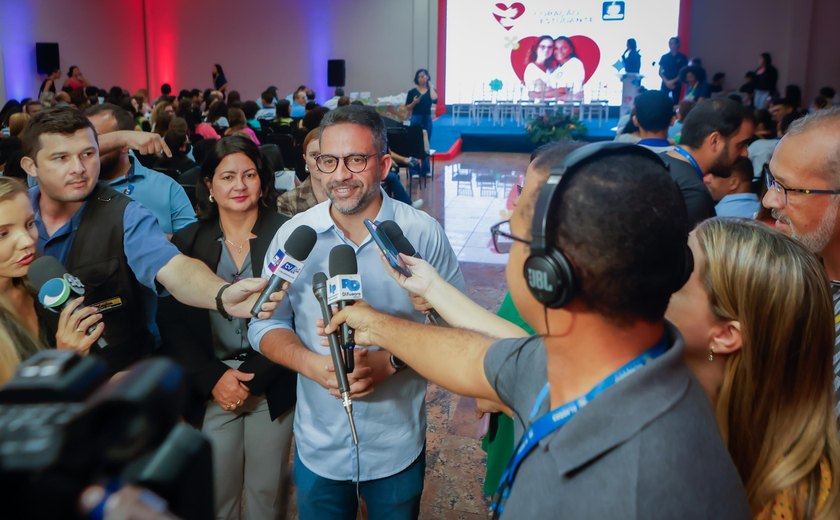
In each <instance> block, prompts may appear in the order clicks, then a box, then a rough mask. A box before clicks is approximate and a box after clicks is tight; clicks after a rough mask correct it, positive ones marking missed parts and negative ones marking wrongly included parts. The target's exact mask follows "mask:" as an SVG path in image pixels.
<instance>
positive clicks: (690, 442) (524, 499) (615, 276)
mask: <svg viewBox="0 0 840 520" xmlns="http://www.w3.org/2000/svg"><path fill="white" fill-rule="evenodd" d="M549 172H555V173H554V176H553V177H552V179H551V182H549V183H547V184H545V186H544V187H542V184H543V183H544V182H545V179H546V178H548V177H549ZM560 172H563V173H560ZM558 181H559V182H558ZM541 187H542V190H540V188H541ZM538 190H540V191H539V196H538V193H537V192H538ZM605 207H606V208H609V210H608V211H605V210H604V208H605ZM651 208H656V211H651ZM571 222H573V223H574V224H573V225H562V223H571ZM688 229H689V222H688V218H687V215H686V212H685V206H684V204H683V203H682V201H681V200H680V195H679V192H678V190H677V189H676V187H675V186H674V184H673V182H672V181H671V180H670V179H669V178H668V177H667V175H666V172H665V167H664V166H663V164H662V161H661V160H659V159H658V156H656V155H655V154H653V153H652V152H650V151H648V150H645V149H644V148H642V147H639V146H632V145H625V144H616V143H601V144H596V145H589V146H587V147H583V148H581V149H579V150H577V151H575V152H572V153H571V154H569V155H568V157H566V159H565V160H563V161H558V160H556V157H554V154H552V153H551V152H550V151H547V152H545V153H544V154H543V155H541V156H540V157H539V158H538V159H537V160H535V161H534V163H532V164H531V166H529V169H528V173H527V175H526V179H525V186H524V187H523V190H522V195H521V197H520V199H519V201H518V203H517V205H516V208H515V210H514V214H513V218H512V220H511V221H510V227H509V233H508V232H507V231H506V232H504V233H505V234H506V235H508V237H509V238H511V239H512V240H514V244H513V246H512V249H511V254H510V258H509V260H508V269H507V276H508V285H509V287H510V291H511V295H512V297H513V300H514V303H516V307H517V309H518V310H519V312H520V313H521V314H522V317H523V318H524V319H525V321H526V322H527V324H528V325H530V326H531V327H533V328H534V330H535V331H536V334H537V335H536V336H534V337H532V338H518V339H508V340H500V341H498V342H495V343H494V342H493V340H492V339H491V338H488V337H487V336H484V335H482V334H480V333H474V332H470V331H467V330H458V329H447V328H439V327H431V326H426V325H421V324H417V323H411V322H408V321H405V320H402V319H400V318H396V317H393V316H388V315H387V314H380V312H379V311H374V310H373V308H372V307H369V306H367V305H364V304H359V303H357V304H356V305H353V306H350V307H347V308H346V309H344V310H342V311H341V312H339V313H338V314H336V315H335V316H334V317H333V319H332V322H331V324H330V326H329V327H328V328H327V332H332V330H333V329H335V328H336V326H338V325H339V324H341V323H343V322H345V321H346V323H347V324H348V325H350V326H351V327H353V328H354V330H355V338H356V342H357V344H358V345H369V344H376V345H381V346H382V347H383V348H386V349H387V350H388V351H390V352H391V353H392V355H393V356H396V357H398V358H399V359H401V360H402V361H403V362H405V363H406V364H407V365H408V366H409V367H411V368H412V369H414V370H416V371H417V372H418V373H419V374H420V375H422V376H424V377H427V378H428V379H429V380H430V381H432V382H434V383H436V384H440V385H442V386H444V387H446V388H448V389H450V390H451V391H454V392H456V393H459V394H462V395H467V396H472V397H478V398H482V399H486V400H488V401H492V402H495V403H497V404H498V405H499V406H507V407H508V408H510V409H512V410H513V411H514V417H516V437H517V440H519V448H518V449H517V453H518V454H519V455H518V456H517V458H516V459H514V461H513V462H512V464H511V465H509V466H508V470H509V471H508V472H506V475H505V476H504V478H503V483H502V486H500V490H499V492H498V493H497V500H496V501H495V506H496V507H495V509H496V512H499V513H502V515H503V517H504V518H553V517H555V516H556V515H557V511H560V510H562V511H563V515H564V516H568V517H570V518H592V517H595V518H621V517H624V516H626V515H627V507H628V504H633V515H632V516H634V517H638V518H654V519H656V518H662V519H665V518H668V519H670V518H739V519H741V518H747V517H748V515H749V507H748V505H747V501H746V498H745V495H744V492H743V488H742V486H741V482H740V479H739V477H738V473H737V471H736V470H735V466H734V465H733V464H732V461H731V460H730V458H729V454H728V453H727V452H726V449H725V447H724V445H723V442H722V440H721V437H720V434H719V433H718V431H717V427H716V425H715V420H714V416H713V415H712V411H711V408H710V406H709V403H708V398H707V397H706V395H705V394H704V393H703V389H702V387H701V386H700V385H699V384H698V383H697V381H696V379H694V377H692V376H691V373H690V372H689V370H688V368H687V366H686V364H685V361H684V343H683V340H682V338H681V336H680V334H679V333H678V332H677V330H676V329H675V328H674V327H672V326H671V325H669V324H667V323H666V322H665V320H664V319H663V314H664V312H665V308H666V306H667V304H668V300H669V298H670V296H671V293H673V292H674V291H676V290H678V289H679V288H680V287H681V286H682V285H683V284H684V283H685V280H686V279H687V278H688V274H689V273H688V272H687V271H689V269H690V266H691V261H690V257H689V256H688V255H689V254H690V253H689V252H688V251H687V246H686V239H687V236H688ZM529 231H530V232H529ZM494 233H495V235H496V236H499V235H500V234H501V233H502V231H501V229H500V228H499V227H495V228H494ZM628 373H629V375H628ZM593 388H594V390H593ZM570 419H571V420H570ZM605 424H609V425H610V426H609V428H605V427H604V425H605ZM539 425H544V426H543V427H541V426H539ZM561 426H562V427H561ZM526 430H527V431H526ZM592 432H599V434H598V435H593V434H592ZM538 442H539V444H540V445H541V447H540V448H538V449H534V448H536V446H537V443H538ZM666 461H667V463H666ZM520 462H521V464H520ZM674 468H679V470H678V471H675V469H674ZM514 478H515V480H514ZM698 508H699V509H698Z"/></svg>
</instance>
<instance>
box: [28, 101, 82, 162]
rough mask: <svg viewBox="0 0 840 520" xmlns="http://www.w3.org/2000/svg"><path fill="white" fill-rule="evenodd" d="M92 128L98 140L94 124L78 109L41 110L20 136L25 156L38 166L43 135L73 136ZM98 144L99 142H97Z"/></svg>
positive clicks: (64, 107) (65, 107)
mask: <svg viewBox="0 0 840 520" xmlns="http://www.w3.org/2000/svg"><path fill="white" fill-rule="evenodd" d="M85 128H90V129H91V131H92V132H93V137H94V139H96V130H94V128H93V124H91V122H90V121H89V120H88V118H87V117H85V115H84V114H82V113H81V112H80V111H79V110H78V109H77V108H76V107H69V106H60V107H55V108H50V109H48V110H41V111H40V112H38V113H36V114H35V115H34V116H32V119H30V120H29V123H27V124H26V128H24V129H23V132H21V134H20V141H21V144H22V148H23V155H25V156H26V157H29V158H31V159H32V160H33V161H34V162H35V163H36V164H37V162H38V161H37V160H36V157H37V156H38V152H39V151H40V150H41V139H40V137H41V135H42V134H61V135H66V136H69V135H73V134H75V133H76V132H78V131H79V130H83V129H85ZM97 142H98V141H97Z"/></svg>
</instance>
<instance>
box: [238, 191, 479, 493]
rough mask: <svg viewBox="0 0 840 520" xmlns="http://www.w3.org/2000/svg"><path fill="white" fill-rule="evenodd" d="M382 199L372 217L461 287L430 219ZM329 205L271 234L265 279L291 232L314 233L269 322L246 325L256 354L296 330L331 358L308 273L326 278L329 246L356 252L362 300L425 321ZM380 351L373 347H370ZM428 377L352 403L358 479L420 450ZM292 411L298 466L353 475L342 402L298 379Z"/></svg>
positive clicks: (402, 380) (404, 378)
mask: <svg viewBox="0 0 840 520" xmlns="http://www.w3.org/2000/svg"><path fill="white" fill-rule="evenodd" d="M382 197H383V202H382V207H381V209H380V210H379V214H378V215H377V216H376V219H375V220H378V221H385V220H393V221H395V222H396V223H398V224H399V225H400V227H401V228H402V230H403V232H404V233H405V236H406V238H408V240H409V242H411V244H412V245H414V247H415V248H416V249H417V251H418V252H419V253H420V255H422V257H423V258H424V259H426V260H427V261H428V262H429V263H430V264H431V265H432V266H434V267H435V269H437V271H438V273H440V275H441V276H442V277H443V278H444V279H445V280H447V281H448V282H449V283H451V284H452V285H454V286H455V287H457V288H459V289H461V290H463V288H464V277H463V275H462V274H461V270H460V267H459V266H458V259H457V257H456V255H455V252H454V251H453V250H452V246H451V245H450V244H449V240H448V239H447V238H446V235H445V234H444V232H443V229H442V228H441V226H440V224H438V222H437V221H436V220H435V219H433V218H432V217H430V216H429V215H428V214H426V213H423V212H422V211H418V210H416V209H414V208H412V207H411V206H409V205H407V204H404V203H402V202H397V201H394V200H392V199H391V198H390V197H388V196H387V195H385V194H384V192H382ZM329 209H330V202H329V201H326V202H323V203H321V204H318V205H317V206H315V207H313V208H311V209H309V210H308V211H306V212H303V213H299V214H297V215H295V216H294V217H293V218H292V219H291V220H290V221H288V222H286V223H285V224H284V225H283V226H282V227H281V228H280V229H279V230H278V231H277V234H276V235H275V236H274V239H273V240H272V242H271V245H270V246H269V248H268V253H267V258H266V261H265V262H264V263H263V276H264V277H267V276H268V271H267V263H268V260H269V259H270V257H271V256H273V255H274V253H275V252H276V251H277V249H279V248H280V246H282V245H285V243H286V240H287V239H288V237H289V235H290V234H291V233H292V231H293V230H294V229H295V228H297V227H298V226H300V225H303V224H306V225H307V226H310V227H311V228H312V229H314V230H315V232H316V233H317V234H318V241H317V242H316V243H315V248H314V249H313V250H312V252H311V253H310V255H309V258H308V259H307V260H306V263H305V266H304V268H303V270H302V272H301V273H300V275H299V278H298V279H297V280H296V281H295V283H294V284H292V286H291V288H290V290H289V293H288V295H287V296H286V298H284V299H283V301H282V302H281V303H280V305H279V306H278V308H277V310H276V311H275V313H274V315H273V316H272V317H271V319H268V320H251V325H250V327H249V331H248V339H249V340H250V342H251V345H254V348H255V349H257V350H258V349H259V344H260V341H261V340H262V338H263V336H264V335H265V334H266V333H267V332H269V331H271V330H274V329H289V330H295V331H296V333H297V335H298V337H300V339H301V342H302V343H303V344H304V345H305V346H306V347H307V348H308V349H309V350H312V351H313V352H317V353H318V354H322V355H329V348H328V347H324V346H321V344H320V340H321V338H320V337H319V336H318V335H317V334H316V332H315V321H316V320H318V319H320V318H321V311H320V307H319V306H318V301H317V300H316V298H315V296H314V295H313V293H312V275H313V274H315V273H317V272H323V273H325V274H326V275H327V276H329V255H330V251H331V250H332V248H333V247H335V246H337V245H339V244H347V245H349V246H351V247H353V249H354V250H355V251H356V260H357V263H358V267H359V275H361V279H362V290H363V292H364V297H365V300H366V301H367V302H369V303H370V304H371V305H372V306H374V307H375V308H377V309H379V310H381V311H383V312H387V313H388V314H392V315H395V316H399V317H401V318H405V319H410V320H413V321H416V322H422V321H424V319H425V317H424V315H423V314H422V313H419V312H417V311H415V310H414V308H413V307H412V305H411V301H410V299H409V296H408V293H407V292H406V291H405V290H404V289H402V288H401V287H400V286H399V285H398V284H397V283H396V282H395V281H394V280H393V279H392V278H391V276H390V275H389V274H388V273H387V272H386V271H385V268H384V267H383V265H382V262H381V260H380V257H379V249H378V248H377V246H376V244H375V243H374V242H373V241H372V240H371V238H370V236H368V237H367V239H366V240H365V241H364V242H363V243H362V245H361V246H359V247H357V246H356V245H355V244H353V243H352V242H351V241H349V240H347V239H346V238H345V237H344V234H343V233H342V232H341V230H339V229H338V228H337V227H336V225H335V223H334V222H333V220H332V217H331V216H330V211H329ZM370 350H378V347H370ZM425 395H426V380H425V379H423V378H422V377H420V376H419V375H417V374H416V373H415V372H414V371H413V370H404V371H402V372H399V373H398V374H395V375H394V376H392V377H389V378H388V379H386V380H385V381H383V382H382V383H380V384H379V386H377V387H376V390H374V392H373V393H372V394H370V395H369V396H367V397H362V398H360V399H354V400H353V413H354V417H355V420H356V427H357V429H358V433H359V453H360V457H361V480H373V479H378V478H384V477H389V476H391V475H394V474H396V473H398V472H400V471H402V470H403V469H405V468H406V467H408V466H409V465H410V464H411V463H412V462H413V461H414V460H415V459H416V458H417V456H418V455H419V454H420V452H421V451H422V450H423V447H424V445H425V436H426V411H425ZM297 399H298V400H297V408H296V410H295V424H294V430H295V443H296V449H297V450H298V454H299V455H300V458H301V461H303V463H304V464H305V465H306V467H307V468H309V469H310V470H311V471H313V472H314V473H316V474H318V475H320V476H322V477H324V478H328V479H332V480H354V479H355V478H356V453H355V450H354V448H353V440H352V438H351V435H350V427H349V424H348V422H347V416H346V414H345V413H344V409H343V408H342V406H341V402H340V401H339V400H338V399H336V398H334V397H332V396H331V395H330V394H329V393H328V392H327V390H325V389H324V388H323V387H322V386H321V385H319V384H318V383H316V382H315V381H312V380H311V379H308V378H306V377H303V376H299V377H298V382H297Z"/></svg>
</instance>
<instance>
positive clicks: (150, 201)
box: [107, 157, 195, 235]
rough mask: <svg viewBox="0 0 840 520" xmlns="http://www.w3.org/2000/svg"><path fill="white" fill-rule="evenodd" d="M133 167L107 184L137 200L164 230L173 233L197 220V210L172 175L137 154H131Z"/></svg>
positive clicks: (130, 158)
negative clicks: (153, 167)
mask: <svg viewBox="0 0 840 520" xmlns="http://www.w3.org/2000/svg"><path fill="white" fill-rule="evenodd" d="M129 160H130V161H131V169H130V170H128V174H127V175H125V176H120V177H117V178H116V179H114V180H112V181H111V182H109V183H107V184H108V186H110V187H111V188H113V189H115V190H117V191H118V192H120V193H123V194H125V195H128V196H129V197H131V198H132V199H133V200H136V201H137V202H139V203H140V204H142V205H143V207H145V208H146V209H148V210H149V211H151V212H152V215H154V216H155V218H156V219H157V221H158V224H160V228H161V229H162V230H163V232H164V233H168V234H170V235H171V234H173V233H175V232H176V231H179V230H181V228H185V227H187V226H188V225H190V224H192V223H193V222H195V210H194V209H193V207H192V204H191V203H190V199H189V197H187V194H186V192H185V191H184V188H182V187H181V186H180V185H179V184H178V183H177V182H175V181H174V180H173V179H172V178H171V177H169V176H167V175H165V174H163V173H160V172H158V171H154V170H150V169H148V168H146V167H145V166H143V165H142V164H140V161H138V160H137V159H135V158H134V157H129Z"/></svg>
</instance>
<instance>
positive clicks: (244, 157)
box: [158, 135, 297, 518]
mask: <svg viewBox="0 0 840 520" xmlns="http://www.w3.org/2000/svg"><path fill="white" fill-rule="evenodd" d="M196 199H197V201H198V218H199V220H198V222H196V223H195V224H192V225H190V226H187V227H185V228H184V229H182V230H180V231H178V232H177V233H175V235H174V236H173V237H172V243H173V244H175V245H176V246H177V247H178V249H179V250H180V251H181V252H182V253H184V254H186V255H189V256H192V257H194V258H197V259H199V260H201V261H203V262H204V263H206V264H207V266H208V267H210V269H212V270H213V271H214V272H216V273H217V274H218V275H219V276H220V277H221V278H223V279H224V280H226V281H227V282H235V281H236V280H238V279H240V278H245V277H250V276H260V275H261V274H262V270H263V259H264V258H265V256H266V251H267V249H268V245H269V243H270V242H271V239H272V238H274V234H275V233H276V232H277V230H278V229H279V228H280V226H281V225H282V224H283V223H284V222H286V220H288V219H287V217H285V216H283V215H280V214H278V213H277V210H276V209H275V208H276V207H277V206H276V191H275V190H274V176H273V175H272V172H271V171H270V169H269V168H268V167H267V165H266V164H265V162H264V161H263V159H262V156H261V155H260V152H259V149H258V148H257V145H255V144H254V143H253V142H252V141H251V140H250V139H248V138H247V137H244V136H240V135H232V136H228V137H223V138H221V139H220V140H218V141H216V142H215V143H214V144H213V146H212V147H211V148H210V149H209V150H208V152H207V156H206V157H205V159H204V162H203V164H202V167H201V175H200V178H199V180H198V182H197V183H196ZM158 325H159V327H160V332H161V337H162V340H163V349H162V351H163V353H165V354H166V355H169V356H171V357H173V358H174V359H175V360H176V361H178V362H179V363H180V364H181V365H182V367H183V368H184V372H185V374H186V375H187V380H188V382H189V388H190V400H189V403H188V407H187V409H186V412H185V419H186V420H187V421H188V422H189V423H190V424H192V425H194V426H195V427H197V428H201V429H202V431H203V432H204V433H205V434H206V435H207V437H208V438H209V439H210V444H211V446H212V448H213V469H214V480H215V500H216V518H239V511H240V509H241V501H242V499H243V498H244V500H245V508H246V510H247V511H248V516H249V518H250V517H253V518H281V517H282V516H283V515H282V511H281V509H282V508H283V507H284V504H285V502H286V497H285V494H284V495H279V494H280V493H282V492H283V491H282V490H283V488H284V482H286V481H287V480H288V477H289V474H288V470H287V468H288V462H289V461H288V454H289V449H290V446H291V429H292V418H293V416H294V411H293V410H294V404H295V398H296V394H295V384H296V381H297V375H296V374H295V373H294V372H292V371H290V370H288V369H286V368H284V367H282V366H280V365H277V364H274V363H272V362H271V361H269V360H267V359H266V358H265V357H263V356H262V355H261V354H260V353H259V352H257V351H255V350H253V349H252V348H251V344H250V343H249V341H248V332H247V331H248V320H245V319H241V318H230V317H227V316H223V315H221V314H220V313H218V312H217V311H208V310H205V309H196V308H194V307H189V306H187V305H184V304H182V303H180V302H178V301H177V300H175V299H174V298H172V297H165V298H160V299H159V301H158Z"/></svg>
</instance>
